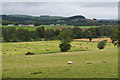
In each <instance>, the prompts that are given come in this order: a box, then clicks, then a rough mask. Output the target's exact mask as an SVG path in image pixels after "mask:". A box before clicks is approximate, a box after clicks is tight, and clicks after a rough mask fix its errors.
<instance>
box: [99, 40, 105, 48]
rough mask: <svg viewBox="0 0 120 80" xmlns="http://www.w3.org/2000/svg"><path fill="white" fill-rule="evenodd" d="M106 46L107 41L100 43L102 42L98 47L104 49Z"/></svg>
mask: <svg viewBox="0 0 120 80" xmlns="http://www.w3.org/2000/svg"><path fill="white" fill-rule="evenodd" d="M105 45H106V41H105V40H104V41H100V42H99V43H98V45H97V47H98V48H99V49H104V47H105Z"/></svg>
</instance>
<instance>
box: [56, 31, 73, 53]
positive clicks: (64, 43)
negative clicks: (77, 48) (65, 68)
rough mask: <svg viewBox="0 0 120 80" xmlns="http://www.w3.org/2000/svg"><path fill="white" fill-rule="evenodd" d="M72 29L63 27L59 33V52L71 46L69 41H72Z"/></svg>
mask: <svg viewBox="0 0 120 80" xmlns="http://www.w3.org/2000/svg"><path fill="white" fill-rule="evenodd" d="M71 35H72V30H71V29H64V30H63V31H62V32H61V33H60V34H59V35H58V38H59V39H60V40H61V44H59V48H60V51H61V52H66V51H68V50H69V49H70V48H71V44H70V42H71V41H72V37H71Z"/></svg>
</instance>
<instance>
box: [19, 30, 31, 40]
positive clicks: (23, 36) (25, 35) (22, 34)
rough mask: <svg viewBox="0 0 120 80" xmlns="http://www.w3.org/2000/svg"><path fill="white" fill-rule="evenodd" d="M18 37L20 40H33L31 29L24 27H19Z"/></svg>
mask: <svg viewBox="0 0 120 80" xmlns="http://www.w3.org/2000/svg"><path fill="white" fill-rule="evenodd" d="M17 37H18V39H19V41H30V40H31V36H30V31H28V30H26V29H22V28H20V29H18V34H17Z"/></svg>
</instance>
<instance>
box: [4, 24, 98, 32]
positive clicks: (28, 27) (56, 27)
mask: <svg viewBox="0 0 120 80" xmlns="http://www.w3.org/2000/svg"><path fill="white" fill-rule="evenodd" d="M41 26H44V27H45V29H62V28H73V27H74V26H71V25H41ZM41 26H5V25H2V27H4V28H7V27H15V28H16V29H19V28H23V29H27V30H29V31H33V30H36V28H38V27H41ZM78 27H79V28H95V27H98V26H78Z"/></svg>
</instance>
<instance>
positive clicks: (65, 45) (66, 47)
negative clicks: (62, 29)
mask: <svg viewBox="0 0 120 80" xmlns="http://www.w3.org/2000/svg"><path fill="white" fill-rule="evenodd" d="M59 48H60V51H61V52H66V51H68V50H69V49H70V48H71V45H70V44H68V43H61V44H59Z"/></svg>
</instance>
